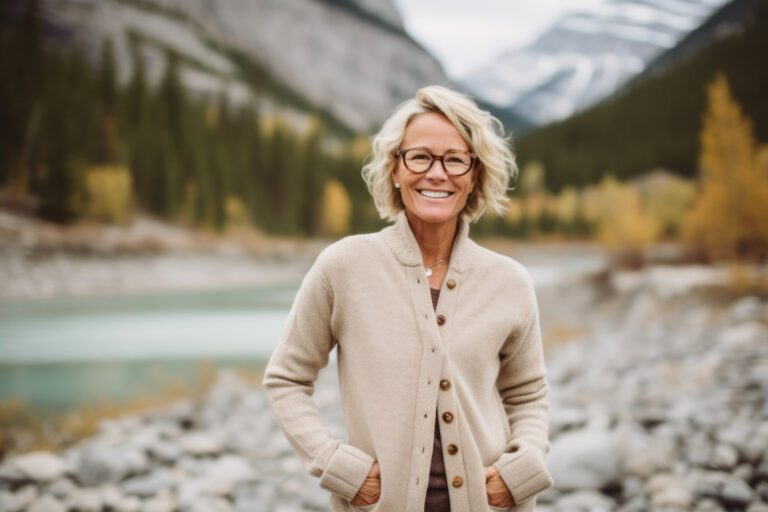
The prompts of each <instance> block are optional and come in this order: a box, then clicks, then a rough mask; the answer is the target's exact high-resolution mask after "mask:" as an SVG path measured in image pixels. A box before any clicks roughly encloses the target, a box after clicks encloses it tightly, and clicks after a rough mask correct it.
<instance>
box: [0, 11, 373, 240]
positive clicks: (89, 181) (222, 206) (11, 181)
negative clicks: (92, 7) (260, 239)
mask: <svg viewBox="0 0 768 512" xmlns="http://www.w3.org/2000/svg"><path fill="white" fill-rule="evenodd" d="M0 10H2V11H3V12H2V13H0V16H2V20H4V21H3V23H2V26H1V28H0V31H1V32H0V42H1V43H2V44H1V45H0V116H2V118H3V119H4V120H5V122H4V123H2V125H0V186H4V187H5V188H7V189H11V190H14V191H16V192H17V194H18V195H20V196H25V197H28V198H30V197H31V198H34V199H35V202H36V208H35V209H36V211H37V213H39V214H40V215H41V216H42V217H44V218H47V219H50V220H53V221H57V222H72V221H77V220H78V219H82V218H84V217H86V216H88V215H89V212H93V211H94V208H95V209H96V210H98V211H102V212H103V211H109V210H110V208H106V209H105V208H103V207H98V206H94V204H93V203H94V201H97V200H100V201H101V202H102V203H103V202H104V197H100V198H97V197H95V196H96V195H105V194H106V196H107V197H114V198H115V199H114V201H113V202H115V203H120V204H125V205H126V206H125V208H131V209H132V210H135V209H138V210H142V211H146V212H149V213H151V214H155V215H157V216H160V217H163V218H166V219H170V220H177V221H183V222H186V223H188V224H190V225H193V226H201V227H206V228H210V229H214V230H222V229H224V228H226V227H227V225H228V224H229V223H231V222H234V221H237V222H246V223H249V224H251V225H255V226H257V227H259V228H260V229H263V230H264V231H267V232H271V233H280V234H295V235H318V234H323V230H324V226H323V219H324V217H328V216H329V215H331V216H332V212H331V213H328V212H324V210H328V209H329V208H330V209H333V205H332V204H325V205H324V204H323V203H322V202H323V197H338V194H336V195H335V196H334V195H333V194H331V195H330V196H329V195H328V194H324V190H325V187H326V186H328V185H329V184H331V185H330V186H332V187H338V185H341V186H342V187H343V189H344V192H345V193H346V194H347V195H348V199H349V203H350V214H349V229H351V230H353V231H364V230H370V229H374V228H376V227H378V226H380V221H379V219H378V216H377V215H376V213H375V211H374V210H373V209H372V206H371V205H370V199H369V197H368V194H367V191H366V189H365V184H364V183H363V181H362V179H361V178H360V167H361V165H362V160H363V158H364V156H365V153H366V148H364V147H363V146H364V145H362V144H360V142H359V140H356V139H354V138H352V137H350V136H348V135H344V134H341V135H340V134H338V133H336V132H332V131H331V130H332V128H329V127H328V126H327V124H326V123H325V122H324V121H323V120H322V116H321V115H318V116H312V115H308V117H307V119H308V122H307V123H306V124H307V127H305V129H303V130H298V129H297V128H296V127H295V126H292V125H289V124H288V123H287V122H285V121H282V120H281V119H279V118H274V117H270V118H267V117H265V116H261V115H260V113H259V112H258V111H257V109H256V108H255V107H254V106H252V105H238V106H234V105H232V104H230V102H229V101H228V99H227V97H226V96H224V95H220V96H218V97H217V98H213V99H202V98H195V97H192V96H191V95H190V93H189V92H188V91H187V90H186V89H185V87H184V84H183V82H182V77H181V73H182V69H181V68H182V63H181V62H180V56H179V55H178V54H176V53H175V52H173V51H172V50H166V52H165V57H166V66H165V70H164V73H163V76H162V77H161V79H160V80H159V82H158V83H156V84H153V83H150V80H149V79H148V76H147V71H146V68H145V62H144V59H143V58H142V55H141V47H140V42H139V41H138V40H136V39H135V38H132V39H130V41H131V46H130V49H131V55H132V57H131V58H132V66H131V68H132V70H133V71H132V74H131V77H130V79H129V80H128V82H127V83H120V82H119V81H118V79H117V63H116V61H115V55H114V49H113V45H112V43H111V42H110V41H109V40H106V41H105V42H104V44H103V46H102V50H101V57H100V59H99V61H98V64H97V65H96V66H93V65H91V63H89V62H88V61H87V59H86V57H85V55H84V53H83V51H82V50H80V49H77V48H74V49H68V50H59V49H56V48H52V47H51V46H50V45H46V43H45V40H44V34H43V27H42V26H41V18H40V16H39V13H38V6H37V1H36V0H28V1H27V2H25V4H24V8H23V11H22V12H20V13H13V12H11V7H10V6H9V4H7V3H4V4H3V7H0ZM252 86H254V87H256V86H257V85H256V84H252ZM361 147H362V149H361ZM126 187H128V188H129V190H123V189H125V188H126ZM125 197H128V198H129V199H130V200H128V201H125V200H123V199H124V198H125ZM117 198H123V199H120V200H118V199H117ZM112 210H114V208H112ZM123 213H125V212H123Z"/></svg>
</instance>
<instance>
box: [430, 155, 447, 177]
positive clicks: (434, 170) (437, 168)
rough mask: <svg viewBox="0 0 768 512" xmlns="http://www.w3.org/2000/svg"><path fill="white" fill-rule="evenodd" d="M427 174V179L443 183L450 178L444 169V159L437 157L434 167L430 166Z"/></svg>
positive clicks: (434, 160)
mask: <svg viewBox="0 0 768 512" xmlns="http://www.w3.org/2000/svg"><path fill="white" fill-rule="evenodd" d="M426 174H427V176H426V177H427V179H429V180H433V181H443V180H445V179H447V178H448V173H446V172H445V169H444V168H443V161H442V159H441V158H437V157H436V158H434V159H433V160H432V165H430V166H429V169H427V173H426Z"/></svg>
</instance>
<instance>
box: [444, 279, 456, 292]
mask: <svg viewBox="0 0 768 512" xmlns="http://www.w3.org/2000/svg"><path fill="white" fill-rule="evenodd" d="M445 284H447V285H448V288H450V289H451V290H453V289H454V288H456V281H454V280H453V279H449V280H448V281H446V282H445Z"/></svg>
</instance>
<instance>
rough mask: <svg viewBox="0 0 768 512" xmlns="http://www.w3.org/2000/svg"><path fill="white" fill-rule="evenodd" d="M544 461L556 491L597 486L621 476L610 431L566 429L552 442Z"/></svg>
mask: <svg viewBox="0 0 768 512" xmlns="http://www.w3.org/2000/svg"><path fill="white" fill-rule="evenodd" d="M547 460H548V462H547V464H548V466H549V468H550V472H551V474H552V478H553V479H554V481H555V487H556V488H557V489H559V490H565V491H567V490H577V489H601V488H603V487H605V486H606V485H607V484H608V483H611V482H614V481H616V480H618V479H620V478H621V476H622V468H621V460H620V458H619V451H618V448H617V446H616V443H615V441H614V439H613V436H612V434H611V432H610V431H605V430H586V429H585V430H577V431H573V432H566V433H564V434H562V435H561V436H560V437H558V438H556V439H555V440H554V441H553V442H552V449H551V451H550V452H549V456H548V459H547Z"/></svg>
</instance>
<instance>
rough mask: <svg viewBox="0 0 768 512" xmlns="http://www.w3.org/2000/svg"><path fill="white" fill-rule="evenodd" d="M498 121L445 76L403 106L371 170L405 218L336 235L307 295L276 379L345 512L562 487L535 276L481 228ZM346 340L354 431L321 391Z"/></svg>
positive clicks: (499, 205)
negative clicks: (329, 411) (548, 460)
mask: <svg viewBox="0 0 768 512" xmlns="http://www.w3.org/2000/svg"><path fill="white" fill-rule="evenodd" d="M501 131H502V130H501V124H500V123H499V122H498V121H497V120H496V119H495V118H493V117H491V116H490V114H488V113H487V112H484V111H482V110H480V109H478V107H477V106H476V105H475V103H474V102H472V101H471V100H470V99H469V98H467V97H466V96H464V95H462V94H459V93H456V92H453V91H450V90H448V89H445V88H443V87H426V88H424V89H421V90H420V91H419V92H418V93H417V95H416V97H415V98H414V99H411V100H409V101H406V102H404V103H403V104H402V105H400V106H399V107H398V108H397V110H396V111H395V113H394V114H393V115H392V117H391V118H390V119H389V120H387V121H386V123H384V126H383V127H382V129H381V131H380V132H379V133H378V134H377V135H376V136H375V138H374V139H373V154H372V157H371V159H370V161H369V162H368V163H367V164H366V165H365V167H364V168H363V176H364V178H365V180H366V182H367V184H368V187H369V190H370V191H371V193H372V195H373V198H374V202H375V204H376V207H377V209H378V211H379V213H380V214H381V215H382V217H385V218H387V219H390V220H392V221H394V222H395V223H394V225H392V226H389V227H387V228H385V229H383V230H382V231H380V232H378V233H373V234H368V235H357V236H351V237H347V238H345V239H343V240H341V241H339V242H336V243H334V244H332V245H331V246H329V247H328V248H327V249H325V250H324V251H323V252H322V253H321V254H320V256H319V257H318V258H317V261H316V262H315V264H314V265H313V267H312V268H311V270H310V271H309V273H308V274H307V275H306V277H305V278H304V281H303V283H302V285H301V288H300V290H299V292H298V294H297V296H296V300H295V302H294V304H293V307H292V309H291V313H290V315H289V317H288V321H287V324H286V327H285V330H284V332H283V335H282V337H281V340H280V342H279V344H278V347H277V349H276V350H275V352H274V354H273V355H272V358H271V360H270V362H269V365H268V366H267V369H266V373H265V377H264V385H265V387H266V389H267V394H268V397H269V402H270V405H271V407H272V409H273V410H274V412H275V415H276V417H277V419H278V422H279V424H280V426H281V428H282V429H283V431H284V432H285V435H286V436H287V438H288V440H289V441H290V442H291V445H292V446H293V447H294V449H295V450H296V451H297V453H298V454H299V456H300V457H301V459H302V461H303V462H304V464H305V467H306V468H307V470H308V471H309V473H310V474H312V475H314V476H317V477H319V478H320V486H321V487H323V488H325V489H327V490H329V491H331V493H332V496H331V507H332V508H333V510H335V511H354V510H377V511H382V512H390V511H391V512H401V511H422V510H428V511H437V510H451V511H453V512H459V511H485V510H515V511H518V510H519V511H523V510H533V507H534V504H535V495H536V494H537V493H539V492H541V491H542V490H544V489H546V488H547V487H549V486H550V485H551V484H552V481H551V479H550V477H549V474H548V473H547V470H546V466H545V464H544V455H545V453H546V452H547V450H548V449H549V444H548V442H547V417H546V411H547V405H548V402H547V397H546V395H547V382H546V376H545V371H544V360H543V353H542V345H541V336H540V329H539V319H538V309H537V305H536V297H535V295H534V290H533V286H532V283H531V280H530V277H529V275H528V273H527V272H526V271H525V270H524V269H523V267H522V266H521V265H520V264H519V263H517V262H516V261H514V260H512V259H510V258H507V257H504V256H501V255H499V254H496V253H493V252H491V251H489V250H486V249H483V248H481V247H480V246H478V245H476V244H475V243H474V242H472V241H471V240H470V239H469V238H467V232H468V223H469V222H470V221H472V220H475V219H477V218H478V217H480V216H481V215H482V213H483V212H484V211H485V210H486V209H490V210H492V211H494V212H496V213H501V212H502V211H503V209H504V203H505V202H506V201H507V199H506V197H505V193H506V190H507V185H508V183H509V179H510V178H511V177H513V175H514V173H515V172H516V167H515V163H514V158H513V155H512V153H511V151H510V149H509V147H508V144H507V142H506V141H505V140H504V139H503V138H502V137H501V136H500V133H501ZM334 347H336V350H337V359H338V372H339V383H340V386H341V402H342V408H343V412H344V418H345V423H346V427H347V432H348V435H349V440H348V441H347V442H343V441H341V440H338V439H333V438H332V437H331V436H330V434H329V433H328V431H327V430H326V429H325V428H324V427H323V424H322V421H321V419H320V416H319V414H318V410H317V407H316V405H315V404H314V402H313V401H312V398H311V396H312V392H313V389H314V382H315V379H316V377H317V373H318V371H319V370H320V369H321V368H322V367H324V366H325V365H326V364H327V362H328V356H329V353H330V351H331V350H332V349H333V348H334ZM433 448H434V449H433Z"/></svg>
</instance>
